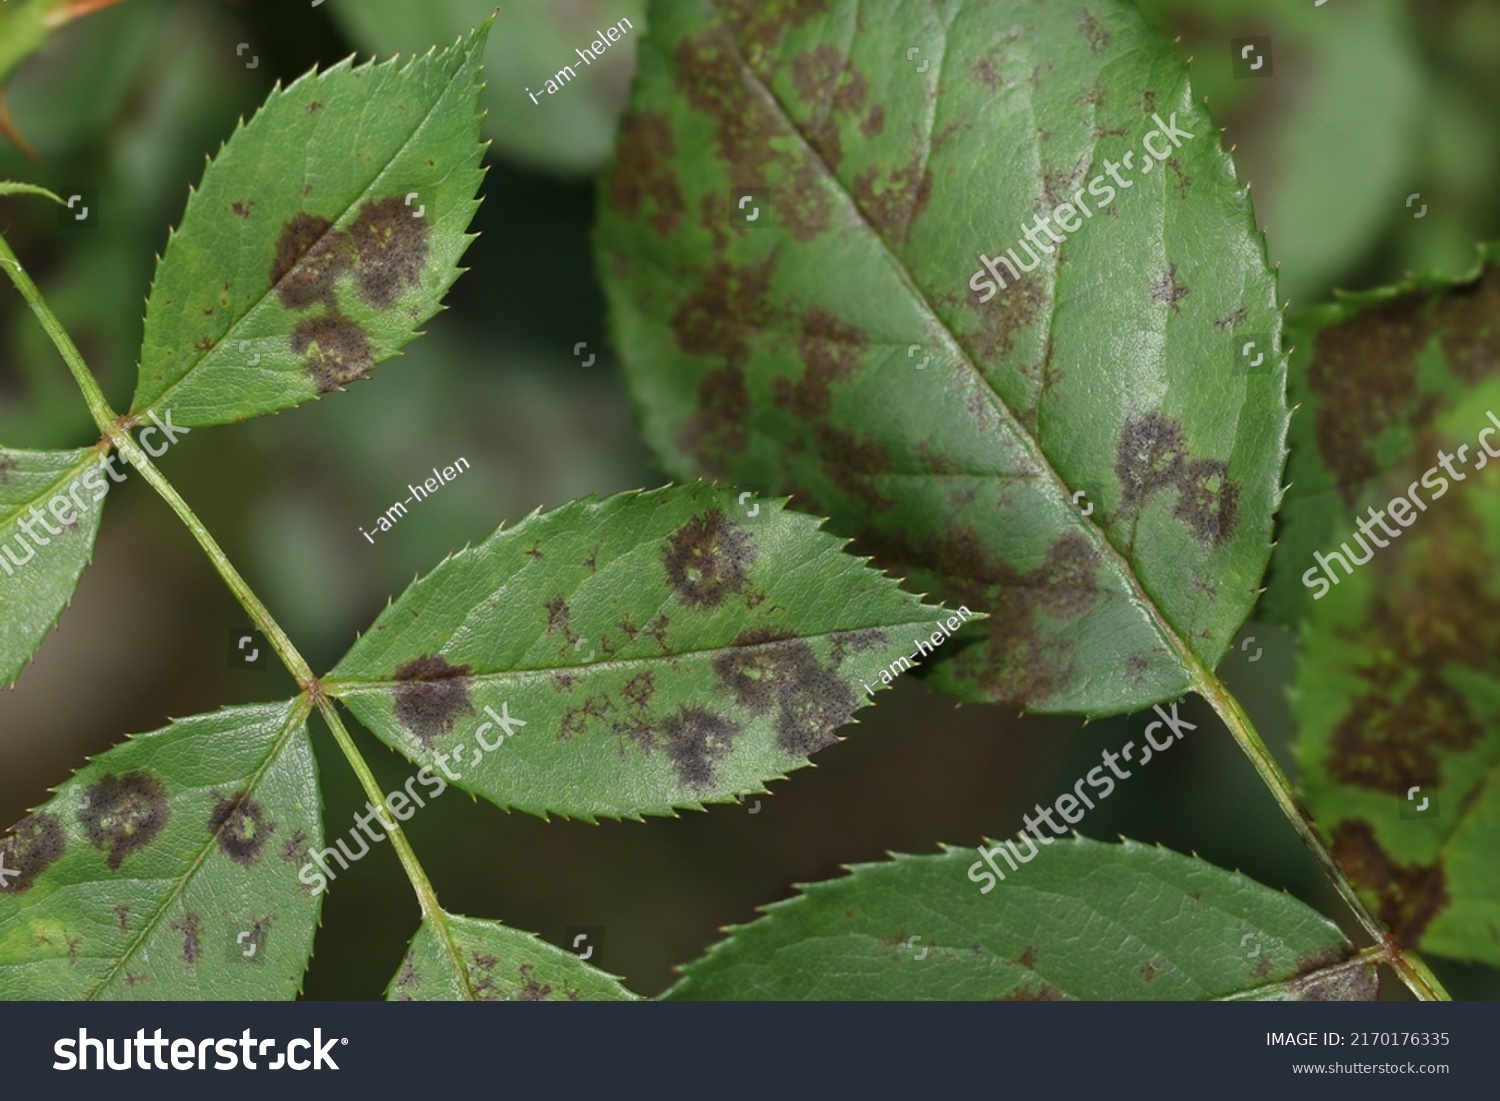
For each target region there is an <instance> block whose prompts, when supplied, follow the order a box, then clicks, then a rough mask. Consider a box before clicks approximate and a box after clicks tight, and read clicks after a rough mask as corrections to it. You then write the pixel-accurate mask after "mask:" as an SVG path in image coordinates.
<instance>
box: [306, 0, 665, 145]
mask: <svg viewBox="0 0 1500 1101" xmlns="http://www.w3.org/2000/svg"><path fill="white" fill-rule="evenodd" d="M645 8H646V5H645V0H573V2H570V3H566V4H559V3H542V4H538V3H534V2H532V0H423V2H422V3H419V4H413V3H410V2H409V0H359V2H358V3H353V4H349V3H342V4H333V5H330V10H331V11H332V12H333V14H334V17H335V18H336V19H337V20H338V21H339V22H340V23H341V24H343V26H344V28H345V30H346V31H347V32H348V33H349V35H350V36H351V37H352V38H354V39H355V40H356V41H358V42H359V43H360V44H362V45H363V46H365V47H366V48H368V49H372V50H375V51H377V52H379V53H391V52H393V51H395V50H404V51H408V52H410V51H421V50H425V49H427V48H428V47H429V46H432V45H435V44H437V43H442V42H449V41H452V39H453V36H454V35H455V34H459V33H461V32H462V31H463V30H464V29H466V28H468V27H472V26H474V24H476V23H478V22H480V21H481V20H483V19H485V18H486V17H488V16H489V15H490V13H492V12H494V13H496V14H495V31H494V33H493V34H492V35H490V41H489V46H488V47H487V49H486V51H485V59H484V63H485V68H486V69H487V70H488V71H489V72H491V73H494V74H496V75H495V76H493V77H491V78H490V80H489V82H488V84H487V86H486V88H485V92H484V105H485V108H486V110H487V112H488V118H487V119H486V121H485V133H486V134H487V135H488V136H490V137H491V138H493V139H494V142H495V149H496V151H497V152H499V153H501V154H503V155H505V156H508V157H512V158H514V159H515V160H518V161H521V162H523V163H525V164H531V165H536V166H538V167H540V168H545V169H550V170H552V171H554V172H561V173H568V174H582V173H590V172H594V171H597V170H598V168H599V166H600V165H602V164H603V163H604V159H605V158H606V157H607V156H608V155H609V149H610V145H611V144H612V143H613V142H614V137H615V127H616V124H617V122H618V120H619V116H620V112H621V110H622V109H623V108H624V106H625V100H626V97H627V96H628V95H629V92H630V77H631V74H633V73H634V72H635V48H636V41H637V39H638V38H639V37H640V35H641V33H642V31H643V30H644V29H645V20H644V12H645ZM622 20H624V21H625V22H626V26H623V27H621V26H620V23H621V21H622ZM611 29H614V30H615V32H616V34H617V35H619V38H618V40H617V41H615V42H613V43H611V42H610V41H609V39H608V32H609V31H610V30H611ZM596 40H598V41H602V42H603V43H604V47H605V48H604V49H603V50H600V51H596V50H594V48H593V43H594V42H595V41H596ZM580 50H586V51H588V53H589V54H590V56H589V57H588V58H584V57H582V56H580V54H579V51H580ZM564 66H568V67H570V68H571V69H572V73H571V74H570V75H569V74H564V75H562V76H561V78H560V79H559V74H561V73H563V68H564ZM549 79H550V80H552V81H553V85H554V87H555V91H553V92H551V93H550V94H549V93H548V92H547V82H548V80H549ZM575 85H576V86H575ZM528 92H529V93H531V94H534V95H535V96H536V100H535V101H533V100H532V98H531V95H530V94H528Z"/></svg>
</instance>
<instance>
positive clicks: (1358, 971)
mask: <svg viewBox="0 0 1500 1101" xmlns="http://www.w3.org/2000/svg"><path fill="white" fill-rule="evenodd" d="M986 848H988V846H986ZM976 855H977V854H976V853H975V851H974V850H973V849H954V848H946V847H945V849H944V851H943V852H942V853H941V854H939V855H936V856H908V855H903V854H899V853H898V854H895V855H894V856H893V858H892V859H891V860H889V861H887V862H884V863H879V864H858V865H854V866H853V867H851V868H850V869H849V872H850V874H849V875H847V876H844V877H843V878H841V879H834V880H829V881H827V882H824V883H813V884H810V885H806V886H804V887H803V888H802V894H801V895H799V896H797V897H795V898H791V899H786V900H784V901H781V902H775V903H772V904H771V905H769V906H766V907H764V908H763V909H764V916H763V917H760V918H758V919H756V920H755V921H753V922H751V923H749V924H747V925H739V926H734V927H732V928H730V929H729V930H728V933H729V936H728V938H727V939H726V940H724V941H721V942H720V943H719V944H716V945H715V946H714V947H713V948H711V949H710V950H709V951H708V954H707V955H705V956H704V957H702V958H701V959H699V960H697V961H696V962H694V963H691V964H688V965H687V966H686V967H685V968H683V969H682V970H683V977H682V979H681V980H680V981H679V982H678V983H677V984H676V985H675V986H673V987H672V988H671V989H670V990H668V991H667V992H666V994H664V995H663V997H665V998H671V999H706V1000H722V999H746V998H754V999H787V1000H797V1001H801V1000H816V999H865V1000H892V999H942V1000H948V999H954V1000H971V999H973V1000H983V999H1000V1000H1002V1001H1054V1000H1072V999H1080V1000H1122V1001H1124V1000H1129V1001H1146V1000H1152V1001H1154V1000H1164V1001H1168V1000H1176V1001H1184V1000H1202V999H1235V1000H1239V999H1266V1000H1275V1001H1280V1000H1295V999H1318V1000H1327V999H1360V1000H1364V999H1369V998H1373V997H1374V995H1375V991H1376V985H1377V981H1376V973H1375V968H1374V966H1373V965H1372V964H1370V963H1368V962H1367V961H1364V960H1360V959H1357V958H1354V946H1353V945H1351V944H1350V943H1349V942H1348V941H1347V940H1345V939H1344V937H1343V936H1342V935H1341V934H1340V933H1339V931H1338V929H1337V928H1336V927H1335V926H1334V925H1333V924H1332V923H1331V922H1329V921H1328V920H1327V919H1325V918H1324V917H1322V916H1321V915H1319V914H1318V913H1317V912H1315V911H1314V910H1311V909H1309V908H1308V907H1307V906H1304V905H1303V904H1302V903H1301V902H1298V901H1297V900H1296V899H1294V898H1292V897H1291V896H1289V895H1286V894H1282V893H1280V892H1277V891H1273V890H1271V889H1270V888H1268V887H1263V886H1261V885H1260V884H1259V883H1256V882H1254V881H1253V880H1250V879H1247V878H1246V877H1245V876H1243V875H1240V874H1239V873H1237V872H1228V871H1225V870H1224V869H1222V868H1217V867H1215V866H1214V865H1212V864H1208V863H1206V862H1204V861H1202V860H1199V859H1197V858H1196V857H1186V856H1182V855H1180V854H1179V853H1174V852H1171V851H1170V850H1167V849H1160V848H1152V847H1150V846H1146V845H1141V844H1138V843H1136V842H1133V841H1126V842H1124V843H1123V844H1119V845H1106V844H1103V843H1101V842H1098V841H1090V840H1089V839H1087V838H1083V837H1078V838H1074V839H1067V840H1057V841H1054V842H1053V843H1052V844H1050V845H1042V846H1039V851H1037V852H1035V853H1034V855H1033V856H1032V858H1031V859H1032V862H1030V863H1024V864H1020V865H1018V867H1017V869H1016V870H1014V871H1010V870H1008V866H1007V865H1006V863H1005V861H1004V858H1003V857H1000V856H996V857H995V858H994V859H995V862H996V864H997V865H998V866H999V867H1000V868H1001V869H1002V870H1004V871H1005V872H1006V878H1005V879H1004V880H1003V881H1001V882H996V881H995V879H994V876H993V874H992V873H990V872H989V871H987V870H985V864H984V862H983V861H982V860H976V859H975V858H976ZM965 869H968V871H966V870H965ZM986 876H987V877H989V883H988V884H987V885H983V886H982V885H981V881H982V880H983V879H984V878H985V877H986ZM971 877H976V878H971Z"/></svg>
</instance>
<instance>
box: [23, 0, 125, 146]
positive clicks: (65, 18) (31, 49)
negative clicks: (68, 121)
mask: <svg viewBox="0 0 1500 1101" xmlns="http://www.w3.org/2000/svg"><path fill="white" fill-rule="evenodd" d="M117 3H119V0H6V3H5V5H4V6H3V7H0V134H4V135H5V136H6V137H7V138H9V139H10V140H11V141H12V142H14V143H15V144H16V146H17V148H19V149H20V150H21V151H22V152H23V153H25V154H26V155H27V156H28V157H31V158H32V159H33V160H34V159H36V154H35V152H33V151H32V148H31V146H30V145H28V144H27V143H26V139H25V138H23V137H22V136H21V133H20V131H19V130H18V129H17V127H16V124H15V120H14V119H12V118H11V115H10V108H9V107H8V106H7V105H6V102H5V83H6V81H8V80H9V79H10V76H11V74H12V73H13V72H15V71H16V67H17V66H18V65H20V64H21V62H23V61H25V60H26V58H28V57H30V56H31V55H32V54H33V53H35V52H36V50H37V49H38V48H39V47H40V46H41V44H42V43H43V42H45V41H46V40H47V38H48V36H50V35H51V34H52V32H53V31H54V30H56V29H57V28H58V27H60V26H62V25H63V24H64V23H69V22H71V21H72V20H74V19H77V18H78V17H80V16H83V15H87V14H88V13H89V12H91V11H98V10H99V9H100V8H107V7H109V6H110V5H112V4H117Z"/></svg>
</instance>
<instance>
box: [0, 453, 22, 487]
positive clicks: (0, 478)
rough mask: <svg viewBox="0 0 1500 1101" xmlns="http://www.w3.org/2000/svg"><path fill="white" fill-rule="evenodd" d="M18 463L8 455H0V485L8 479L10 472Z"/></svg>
mask: <svg viewBox="0 0 1500 1101" xmlns="http://www.w3.org/2000/svg"><path fill="white" fill-rule="evenodd" d="M19 465H20V464H19V463H17V462H16V460H15V459H12V458H11V457H10V456H9V455H0V485H3V484H5V483H6V482H8V481H10V472H11V471H12V470H14V469H16V467H17V466H19Z"/></svg>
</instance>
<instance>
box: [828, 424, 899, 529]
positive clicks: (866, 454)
mask: <svg viewBox="0 0 1500 1101" xmlns="http://www.w3.org/2000/svg"><path fill="white" fill-rule="evenodd" d="M813 443H814V444H815V445H816V446H817V449H818V457H819V458H820V459H822V461H823V469H824V471H825V472H826V473H827V475H828V477H829V478H830V479H831V480H832V481H833V483H834V485H836V486H838V488H839V489H840V490H841V491H842V492H843V493H845V494H846V495H848V496H850V497H854V498H857V499H858V500H860V501H863V502H864V503H865V504H867V505H869V506H870V508H872V509H874V510H875V511H877V512H886V511H889V510H890V509H892V508H895V507H896V502H895V501H893V500H891V498H889V497H887V496H886V495H885V494H884V493H882V492H881V490H880V486H879V482H878V478H879V476H880V475H882V474H888V473H889V472H890V470H891V465H892V464H891V459H890V455H889V454H888V453H887V452H886V449H885V446H884V445H883V444H881V443H880V442H879V441H878V440H874V439H870V438H868V437H866V438H864V439H860V438H859V437H858V436H856V435H855V434H854V433H853V432H849V431H846V430H845V429H842V428H837V427H835V426H833V425H831V424H827V423H821V424H818V425H816V426H814V428H813Z"/></svg>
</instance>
